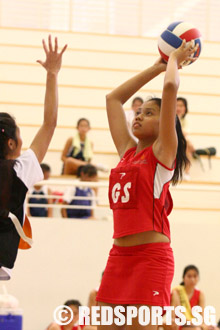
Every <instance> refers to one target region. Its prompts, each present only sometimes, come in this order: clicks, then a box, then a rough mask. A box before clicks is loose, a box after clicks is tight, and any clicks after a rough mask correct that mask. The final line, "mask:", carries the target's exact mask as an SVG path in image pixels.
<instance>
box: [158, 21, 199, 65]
mask: <svg viewBox="0 0 220 330" xmlns="http://www.w3.org/2000/svg"><path fill="white" fill-rule="evenodd" d="M184 39H185V40H186V44H188V43H189V42H190V41H191V40H193V45H194V46H195V45H197V44H198V45H199V46H198V48H197V50H196V52H195V53H194V54H192V56H191V57H192V58H198V57H199V55H200V53H201V48H202V41H201V33H200V31H199V30H198V29H196V28H195V27H194V26H193V25H192V24H191V23H187V22H174V23H172V24H170V25H169V26H168V27H167V29H166V30H165V31H164V32H163V33H162V34H161V35H160V37H159V39H158V49H159V52H160V55H161V56H162V58H163V59H164V60H165V61H166V62H167V61H168V59H169V56H170V54H171V52H172V51H174V50H175V49H177V48H179V47H180V46H181V44H182V41H183V40H184ZM191 63H192V61H185V62H184V63H183V64H182V65H188V64H191Z"/></svg>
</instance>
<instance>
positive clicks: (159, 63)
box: [154, 57, 167, 72]
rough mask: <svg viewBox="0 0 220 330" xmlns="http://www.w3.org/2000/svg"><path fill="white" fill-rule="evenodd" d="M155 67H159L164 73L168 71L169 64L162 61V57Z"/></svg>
mask: <svg viewBox="0 0 220 330" xmlns="http://www.w3.org/2000/svg"><path fill="white" fill-rule="evenodd" d="M154 66H157V67H158V68H160V71H161V72H163V71H166V68H167V63H166V62H165V61H164V60H163V59H162V57H159V58H158V59H157V60H156V62H155V63H154Z"/></svg>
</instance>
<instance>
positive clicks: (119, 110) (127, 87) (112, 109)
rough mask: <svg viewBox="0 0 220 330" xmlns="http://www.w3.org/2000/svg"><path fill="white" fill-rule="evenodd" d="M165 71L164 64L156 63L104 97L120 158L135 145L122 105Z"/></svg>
mask: <svg viewBox="0 0 220 330" xmlns="http://www.w3.org/2000/svg"><path fill="white" fill-rule="evenodd" d="M165 70H166V64H165V63H163V62H162V61H157V62H156V63H155V64H154V65H153V66H151V67H150V68H149V69H146V70H144V71H143V72H141V73H139V74H138V75H136V76H135V77H133V78H131V79H129V80H128V81H126V82H125V83H124V84H122V85H120V86H119V87H117V88H116V89H114V90H113V91H112V92H111V93H110V94H108V95H107V96H106V103H107V114H108V121H109V127H110V131H111V135H112V138H113V141H114V144H115V146H116V148H117V151H118V154H119V156H120V157H122V156H123V154H124V153H125V151H126V150H128V149H129V148H131V147H133V146H135V145H136V142H135V141H134V140H133V138H132V137H131V135H130V134H129V131H128V126H127V122H126V118H125V113H124V109H123V107H122V105H123V104H124V103H125V102H126V101H127V100H128V99H129V98H130V97H131V96H132V95H134V94H135V93H136V92H137V91H138V90H139V89H140V88H141V87H143V86H144V85H145V84H146V83H148V82H149V81H151V80H152V79H153V78H155V77H156V76H158V75H159V74H160V73H161V72H162V71H165Z"/></svg>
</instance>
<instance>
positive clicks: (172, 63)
mask: <svg viewBox="0 0 220 330" xmlns="http://www.w3.org/2000/svg"><path fill="white" fill-rule="evenodd" d="M196 49H197V46H196V47H192V44H189V45H188V46H186V41H185V40H184V41H183V42H182V45H181V46H180V47H179V48H178V49H176V50H175V51H174V52H172V53H171V55H170V57H169V60H168V63H167V69H166V74H165V78H164V86H163V94H162V104H161V110H160V111H161V113H160V123H159V136H158V139H157V140H156V142H155V143H154V145H153V151H154V154H155V156H156V157H157V159H158V160H160V161H161V162H162V163H163V164H164V165H166V166H168V167H170V168H171V167H172V166H173V163H174V160H175V158H176V153H177V146H178V143H177V134H176V97H177V91H178V88H179V82H180V79H179V71H178V68H180V67H181V63H182V62H183V61H184V60H192V58H191V57H190V56H191V55H192V54H193V53H194V52H195V51H196Z"/></svg>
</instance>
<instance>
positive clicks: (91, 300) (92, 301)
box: [88, 271, 104, 308]
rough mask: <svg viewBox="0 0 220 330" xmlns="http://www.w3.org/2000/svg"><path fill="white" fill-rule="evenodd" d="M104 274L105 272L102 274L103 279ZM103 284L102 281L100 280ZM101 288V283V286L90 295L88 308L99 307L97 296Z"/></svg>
mask: <svg viewBox="0 0 220 330" xmlns="http://www.w3.org/2000/svg"><path fill="white" fill-rule="evenodd" d="M103 274H104V271H103V272H102V275H101V279H102V277H103ZM100 282H101V280H100ZM99 286H100V283H99V285H98V286H97V287H96V288H95V289H93V290H92V291H91V292H90V294H89V300H88V307H89V308H91V307H92V306H97V303H96V296H97V293H98V291H99Z"/></svg>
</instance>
